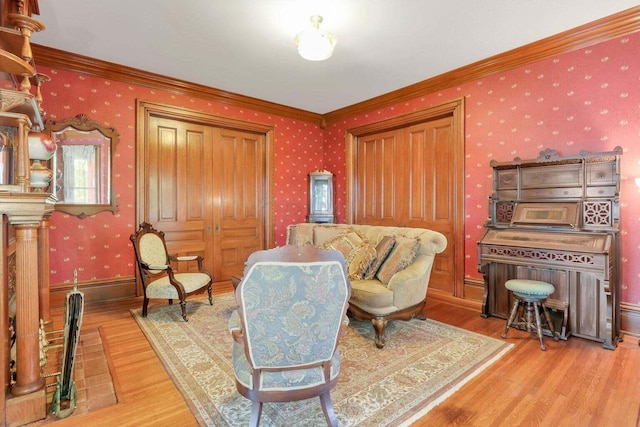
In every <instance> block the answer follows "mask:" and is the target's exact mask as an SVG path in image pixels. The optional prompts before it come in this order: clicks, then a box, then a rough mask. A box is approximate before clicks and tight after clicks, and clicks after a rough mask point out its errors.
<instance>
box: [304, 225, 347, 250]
mask: <svg viewBox="0 0 640 427" xmlns="http://www.w3.org/2000/svg"><path fill="white" fill-rule="evenodd" d="M349 231H353V228H351V227H349V228H345V227H339V226H338V227H336V226H335V225H316V226H315V227H313V245H314V246H322V245H324V244H325V243H326V242H328V241H329V240H331V239H333V238H334V237H336V236H339V235H341V234H345V233H347V232H349Z"/></svg>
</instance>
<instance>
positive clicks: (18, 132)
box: [0, 0, 55, 425]
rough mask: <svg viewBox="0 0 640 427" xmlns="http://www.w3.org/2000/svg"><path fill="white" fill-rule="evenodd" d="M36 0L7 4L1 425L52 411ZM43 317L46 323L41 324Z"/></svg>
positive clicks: (0, 202)
mask: <svg viewBox="0 0 640 427" xmlns="http://www.w3.org/2000/svg"><path fill="white" fill-rule="evenodd" d="M37 3H38V2H37V1H34V0H31V1H28V2H23V1H12V0H3V1H2V3H1V4H0V12H1V16H2V25H3V26H2V27H0V80H3V83H4V85H3V89H1V90H0V217H1V224H2V226H1V227H0V383H1V385H2V387H1V388H0V414H1V415H0V423H1V424H2V425H22V424H26V423H29V422H32V421H36V420H38V419H42V418H44V417H45V416H46V408H47V405H46V390H45V380H44V378H43V377H42V374H41V364H42V360H43V358H42V357H41V336H42V335H43V332H44V329H45V328H46V327H47V325H49V326H50V324H51V319H50V315H49V261H48V240H49V237H48V221H49V217H50V215H51V212H53V208H54V204H55V198H54V197H52V196H51V194H50V193H47V192H46V190H43V189H42V188H34V187H33V186H32V185H31V177H30V175H31V170H30V169H31V162H30V156H29V145H28V135H29V133H30V132H31V131H32V130H33V129H34V128H36V127H38V128H40V129H42V128H43V123H42V114H43V111H42V109H41V108H42V95H41V91H40V87H41V84H42V83H44V82H45V81H46V80H48V78H47V77H46V76H43V75H40V74H38V73H37V72H36V70H35V62H34V60H33V58H32V55H31V46H30V37H31V35H32V34H33V33H35V32H37V31H40V30H42V29H44V26H43V25H42V24H41V23H40V22H39V21H38V20H36V19H33V18H31V16H30V15H31V12H37V11H38V6H37ZM41 321H42V325H44V326H43V327H41Z"/></svg>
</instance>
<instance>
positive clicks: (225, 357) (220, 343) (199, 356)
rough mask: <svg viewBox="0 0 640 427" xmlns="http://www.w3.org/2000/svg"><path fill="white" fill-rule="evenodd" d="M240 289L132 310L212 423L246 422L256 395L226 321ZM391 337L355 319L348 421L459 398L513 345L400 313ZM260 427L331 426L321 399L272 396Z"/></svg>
mask: <svg viewBox="0 0 640 427" xmlns="http://www.w3.org/2000/svg"><path fill="white" fill-rule="evenodd" d="M235 306H236V305H235V300H234V296H233V294H232V293H228V294H222V295H215V296H214V305H213V306H210V305H209V303H208V301H207V300H206V299H200V300H199V299H193V300H188V301H187V315H188V319H189V321H188V322H185V321H183V320H182V316H181V313H180V306H179V305H178V304H174V305H168V304H165V305H161V304H156V305H154V306H152V307H151V308H150V310H149V314H148V316H147V317H146V318H143V317H142V316H141V310H140V309H136V310H132V314H133V316H134V318H135V319H136V321H137V322H138V325H139V326H140V328H141V329H142V331H143V332H144V334H145V335H146V337H147V339H148V340H149V342H150V343H151V345H152V347H153V348H154V350H155V351H156V353H157V355H158V357H159V358H160V360H161V361H162V363H163V364H164V366H165V369H166V370H167V372H168V373H169V375H170V377H171V378H172V380H173V381H174V383H175V384H176V386H177V388H178V389H179V390H180V392H181V393H182V395H183V396H184V399H185V401H186V402H187V404H188V405H189V407H190V408H191V411H192V412H193V414H194V416H195V417H196V419H197V420H198V422H199V423H200V424H201V425H203V426H246V425H248V422H249V417H250V414H251V402H250V401H249V400H247V399H245V398H244V397H242V396H241V395H240V394H239V393H238V392H237V391H236V387H235V380H234V375H233V367H232V356H231V349H232V342H233V341H232V338H231V335H230V334H229V332H228V330H227V320H228V319H229V317H230V316H231V313H232V312H233V310H234V309H235ZM386 337H387V340H386V345H385V347H384V348H383V349H378V348H377V347H376V346H375V344H374V333H373V327H372V325H371V323H370V322H362V321H355V320H351V322H350V324H349V326H348V328H347V332H346V334H345V335H344V336H342V337H341V339H340V343H339V350H340V354H341V356H342V364H341V368H340V376H339V380H338V384H337V385H336V387H335V388H334V389H333V391H332V392H331V400H332V402H333V408H334V410H335V413H336V417H337V418H338V423H339V425H340V426H402V425H410V424H411V422H413V421H416V420H417V419H419V418H420V417H421V416H424V415H425V414H426V413H427V412H428V411H429V410H431V409H432V408H434V407H435V406H437V405H438V404H439V403H441V402H443V401H444V400H445V399H446V398H447V397H449V396H451V395H452V394H453V393H455V391H456V390H458V389H459V388H460V387H462V385H464V384H465V383H467V382H468V381H469V380H471V379H472V378H474V377H475V376H476V375H478V374H479V373H480V372H481V371H482V370H484V369H486V368H487V367H489V366H490V365H491V364H492V363H494V362H495V361H496V360H498V359H499V358H500V357H501V356H502V355H503V354H505V353H506V352H507V351H508V350H509V349H510V348H511V347H512V346H513V345H512V344H508V343H505V342H503V341H500V340H497V339H494V338H491V337H486V336H483V335H480V334H477V333H474V332H469V331H466V330H463V329H460V328H456V327H453V326H450V325H446V324H443V323H439V322H436V321H433V320H429V319H427V320H426V321H423V320H418V319H413V320H411V321H408V322H404V321H391V322H389V324H388V326H387V328H386ZM260 425H261V426H263V427H267V426H272V427H273V426H278V427H279V426H300V427H301V426H322V425H326V423H325V421H324V417H323V415H322V409H321V406H320V399H318V398H313V399H308V400H302V401H298V402H291V403H266V404H265V405H264V407H263V411H262V417H261V419H260Z"/></svg>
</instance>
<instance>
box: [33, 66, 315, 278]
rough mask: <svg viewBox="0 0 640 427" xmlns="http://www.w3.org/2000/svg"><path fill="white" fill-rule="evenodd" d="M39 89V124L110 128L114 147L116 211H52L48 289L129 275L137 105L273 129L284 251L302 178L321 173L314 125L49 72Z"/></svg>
mask: <svg viewBox="0 0 640 427" xmlns="http://www.w3.org/2000/svg"><path fill="white" fill-rule="evenodd" d="M38 71H39V72H42V73H44V74H47V75H49V76H51V78H52V80H51V82H49V83H47V84H46V86H43V97H44V99H45V101H44V102H43V105H44V107H45V109H46V116H45V118H46V119H51V120H62V119H65V118H68V117H73V116H75V115H77V114H80V113H84V114H87V115H88V116H89V117H90V118H91V119H93V120H96V121H98V122H100V123H103V124H105V125H107V126H111V127H114V128H115V129H116V130H117V131H118V133H119V134H120V142H119V144H118V146H117V147H116V148H115V150H114V156H115V159H114V164H113V174H114V183H113V185H114V189H115V192H116V199H117V203H118V206H119V210H118V212H116V213H115V215H113V214H112V213H110V212H101V213H98V214H96V215H93V216H90V217H87V218H85V219H78V218H77V217H75V216H72V215H68V214H65V213H62V212H54V213H53V215H52V217H51V222H50V225H51V230H50V273H51V278H50V281H51V284H52V285H55V284H60V283H69V282H72V281H73V270H74V269H77V271H78V281H80V282H82V281H89V280H99V279H108V278H118V277H129V276H133V274H134V271H135V264H134V261H135V258H134V255H133V248H132V246H131V242H130V241H129V235H130V234H131V233H133V232H134V231H135V230H136V228H137V224H136V223H135V221H136V217H135V185H136V184H135V179H136V176H135V151H136V147H135V138H136V129H135V126H136V101H137V100H138V99H141V100H145V101H151V102H158V103H164V104H169V105H173V106H177V107H183V108H187V109H191V110H198V111H204V112H207V113H209V114H214V115H221V116H225V117H231V118H235V119H241V120H245V121H251V122H257V123H262V124H267V125H271V126H273V127H274V129H275V132H274V135H275V137H274V139H275V141H276V142H275V151H276V152H275V168H276V171H275V172H276V173H275V174H274V176H275V185H274V187H275V189H276V191H275V199H276V200H275V203H276V215H275V229H276V230H275V235H276V243H278V244H283V242H284V241H285V238H286V226H287V225H288V224H289V223H292V222H303V221H304V220H305V217H306V215H307V182H308V178H307V175H308V173H309V172H311V171H313V170H315V169H319V168H322V167H323V164H322V155H323V142H324V140H323V133H322V130H321V129H320V128H319V126H317V125H316V124H313V123H306V122H302V121H298V120H293V119H288V118H284V117H279V116H272V115H270V114H266V113H260V112H255V111H250V110H246V109H242V108H238V107H233V106H229V105H225V104H221V103H213V102H208V101H206V100H202V99H195V98H191V97H186V96H180V95H175V94H171V93H168V92H163V91H156V90H153V89H148V88H145V87H141V86H135V85H129V84H126V83H120V82H115V81H110V80H105V79H102V78H98V77H93V76H88V75H84V74H79V73H75V72H69V71H65V70H60V69H52V68H48V67H42V66H40V67H38Z"/></svg>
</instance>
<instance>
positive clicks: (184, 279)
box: [130, 222, 213, 322]
mask: <svg viewBox="0 0 640 427" xmlns="http://www.w3.org/2000/svg"><path fill="white" fill-rule="evenodd" d="M149 234H151V235H155V236H157V238H159V239H160V240H161V241H162V247H163V249H164V262H154V263H153V265H151V264H150V263H149V262H146V261H145V254H143V253H142V251H141V244H140V242H141V240H142V239H143V237H145V236H148V235H149ZM130 239H131V242H132V243H133V250H134V252H135V255H136V263H137V265H138V272H139V275H140V280H141V282H142V289H143V291H144V301H143V303H142V317H147V313H148V308H149V300H150V299H151V298H160V297H153V296H151V297H150V296H149V295H147V289H148V288H149V287H150V286H151V285H152V284H153V283H154V282H156V281H158V280H163V279H164V278H165V277H166V278H168V283H167V286H166V287H167V288H168V287H169V286H171V287H172V288H173V289H175V292H176V298H177V299H178V300H179V301H180V308H181V310H182V318H183V319H184V321H185V322H186V321H188V319H187V309H186V299H187V297H189V296H191V295H194V294H199V293H202V292H204V290H205V289H206V290H207V293H208V295H209V304H211V305H213V299H212V289H211V285H212V283H213V280H212V278H211V274H210V273H209V272H208V271H207V270H205V269H204V267H203V258H202V256H200V255H190V256H175V255H171V254H169V253H168V251H167V245H166V242H165V240H164V232H163V231H159V230H156V229H155V228H153V226H152V225H151V224H149V223H147V222H142V223H141V224H140V228H139V229H138V230H137V231H136V232H135V233H134V234H132V235H131V236H130ZM193 261H196V262H197V263H198V271H197V273H181V272H177V271H176V270H175V268H174V266H173V265H172V264H176V263H180V262H193ZM204 275H206V276H204ZM164 280H165V281H166V279H164ZM163 283H164V282H163ZM194 283H196V286H194ZM168 292H171V290H170V289H169V290H168ZM167 299H168V301H169V304H173V298H167Z"/></svg>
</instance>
